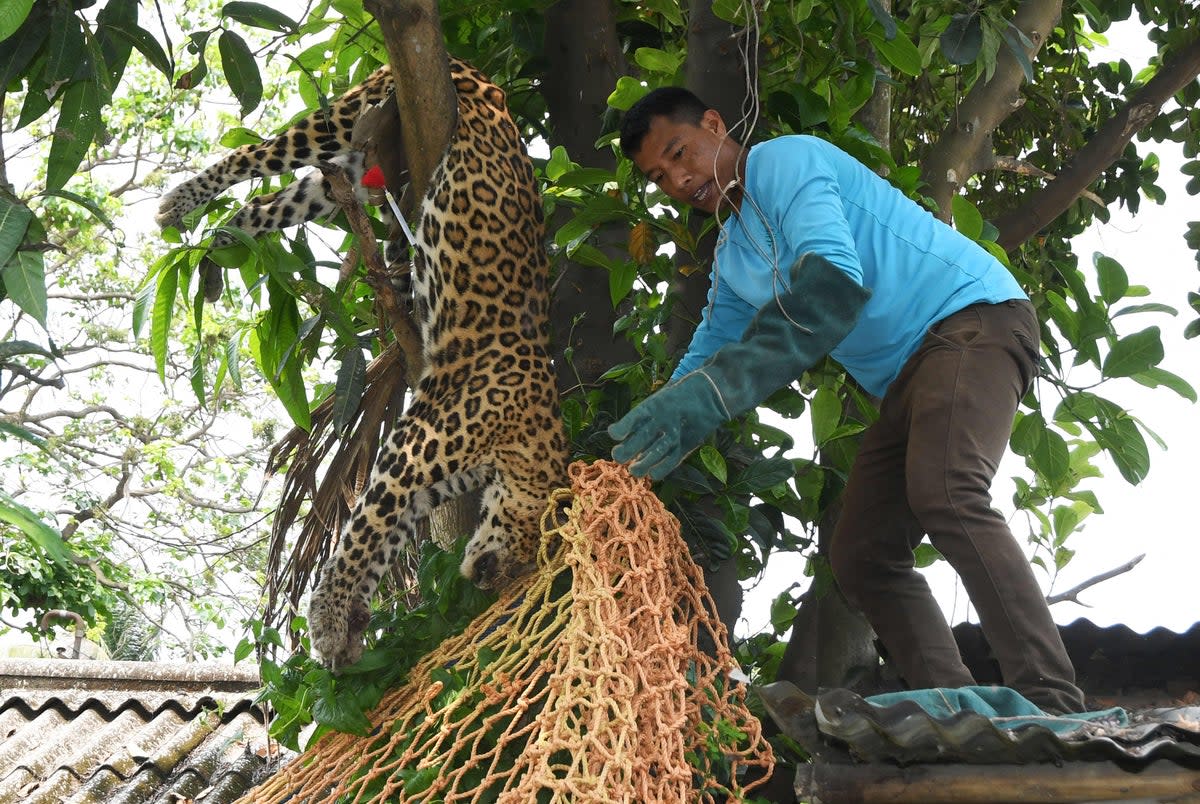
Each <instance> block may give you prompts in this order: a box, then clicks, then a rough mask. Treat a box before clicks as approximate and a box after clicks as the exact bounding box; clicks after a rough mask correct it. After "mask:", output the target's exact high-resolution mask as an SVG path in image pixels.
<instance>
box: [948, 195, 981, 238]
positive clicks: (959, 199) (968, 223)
mask: <svg viewBox="0 0 1200 804" xmlns="http://www.w3.org/2000/svg"><path fill="white" fill-rule="evenodd" d="M950 206H951V211H952V212H953V214H954V228H955V229H957V230H958V232H959V233H960V234H962V235H964V236H966V237H969V238H971V239H972V240H978V239H979V237H980V235H982V234H983V215H981V214H979V210H978V209H977V208H976V207H975V205H974V204H972V203H971V202H970V201H968V200H967V199H966V198H964V197H963V196H961V195H956V196H954V198H953V200H952V201H951V202H950Z"/></svg>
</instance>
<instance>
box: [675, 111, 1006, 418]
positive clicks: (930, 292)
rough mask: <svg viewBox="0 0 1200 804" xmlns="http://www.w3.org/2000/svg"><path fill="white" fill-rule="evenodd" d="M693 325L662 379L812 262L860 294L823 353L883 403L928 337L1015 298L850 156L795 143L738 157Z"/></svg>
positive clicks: (989, 259)
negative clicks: (949, 322)
mask: <svg viewBox="0 0 1200 804" xmlns="http://www.w3.org/2000/svg"><path fill="white" fill-rule="evenodd" d="M724 229H725V232H724V234H723V236H722V238H721V240H720V242H719V243H718V245H717V249H716V255H715V260H714V268H713V272H712V288H711V289H710V291H709V298H708V302H709V303H708V305H707V306H706V308H705V311H704V315H703V318H702V320H701V322H700V324H699V326H698V327H697V328H696V333H695V335H694V336H693V337H692V342H691V345H690V346H689V347H688V351H687V353H686V354H685V355H684V356H683V358H682V359H681V360H680V362H679V365H678V366H677V367H676V369H675V372H674V374H673V375H672V377H671V379H672V380H675V379H678V378H679V377H681V376H683V375H684V374H686V373H688V372H689V371H692V370H693V369H695V368H697V367H698V366H699V365H700V364H701V363H703V362H704V361H705V360H706V359H708V358H709V357H710V356H711V355H712V354H714V353H715V352H716V351H717V350H718V349H720V348H721V347H722V346H724V345H725V344H726V343H730V342H732V341H736V340H739V339H740V338H741V336H742V333H743V332H744V331H745V329H746V326H747V324H749V323H750V320H751V319H752V318H753V317H754V315H755V314H756V313H757V312H758V310H759V309H760V308H762V307H763V305H765V304H766V303H767V302H768V301H769V300H770V299H771V298H772V294H773V293H777V292H780V291H782V290H785V289H786V288H787V287H788V269H789V268H790V267H791V265H792V263H794V262H795V261H796V260H797V259H798V258H799V257H800V256H801V255H803V254H805V253H807V252H815V253H817V254H819V255H821V256H823V257H825V258H826V259H828V260H829V261H830V262H832V263H833V264H834V265H836V266H837V267H838V268H840V269H841V270H843V271H845V272H846V273H847V274H848V275H849V276H850V277H851V278H852V279H854V281H856V282H858V283H859V284H861V285H863V286H864V287H866V288H869V289H870V290H871V294H872V295H871V298H870V300H869V301H868V302H867V304H866V306H865V307H864V308H863V310H862V313H861V314H860V316H859V319H858V322H857V323H856V324H855V326H854V328H853V329H852V330H851V331H850V333H849V334H848V335H847V336H846V337H845V338H844V339H843V340H842V342H841V343H839V344H838V345H837V347H835V348H834V349H833V351H832V352H831V354H832V355H833V357H834V358H835V359H836V360H837V361H838V362H839V363H841V364H842V366H844V367H845V369H846V370H847V371H848V372H849V373H850V374H851V376H853V377H854V379H856V380H857V381H858V382H859V384H860V385H862V387H863V388H865V389H866V390H867V391H868V392H869V393H871V394H874V395H876V396H883V394H884V392H886V391H887V388H888V386H889V385H890V384H891V383H892V381H893V380H895V379H896V376H897V375H898V374H899V373H900V369H901V367H902V366H903V365H904V363H905V361H907V360H908V358H909V357H910V356H911V355H912V354H913V352H914V351H916V349H917V346H918V345H919V344H920V342H921V340H922V339H923V338H924V336H925V334H926V332H927V331H928V330H929V328H930V327H931V326H933V325H934V324H936V323H937V322H938V321H941V320H942V319H943V318H945V317H946V316H948V315H950V314H952V313H955V312H957V311H958V310H961V309H962V308H964V307H966V306H968V305H970V304H974V303H976V302H988V303H997V302H1002V301H1007V300H1009V299H1023V298H1026V296H1025V293H1024V291H1022V290H1021V287H1020V286H1019V285H1018V284H1017V282H1016V280H1015V279H1013V277H1012V275H1011V274H1010V273H1009V272H1008V270H1007V269H1006V268H1005V267H1004V266H1003V265H1001V264H1000V262H999V261H997V260H996V259H995V258H994V257H993V256H992V255H991V254H989V253H988V252H987V251H986V250H984V249H983V248H981V247H980V246H979V245H978V244H976V243H974V242H973V241H971V240H970V239H969V238H967V237H964V236H963V235H961V234H959V233H958V232H956V231H955V230H954V229H952V228H951V227H949V226H947V225H946V224H944V223H942V222H941V221H940V220H938V219H937V218H935V217H934V216H933V215H931V214H930V213H929V212H927V211H926V210H925V209H924V208H922V207H921V206H919V205H918V204H917V203H916V202H914V201H912V200H911V199H909V198H907V197H905V195H904V194H903V193H901V192H900V191H899V190H897V189H896V188H895V187H893V186H892V185H891V184H889V183H888V182H887V181H885V180H884V179H882V178H880V177H879V176H877V175H876V174H874V173H873V172H871V171H870V170H868V169H867V168H866V167H865V166H864V165H863V164H862V163H860V162H858V161H857V160H856V159H854V157H852V156H850V155H849V154H847V153H845V152H844V151H842V150H841V149H839V148H837V147H836V146H834V145H831V144H830V143H827V142H825V141H824V140H821V139H818V138H816V137H810V136H806V135H795V136H786V137H779V138H777V139H774V140H770V141H768V142H764V143H761V144H759V145H756V146H754V147H753V148H752V149H751V150H750V153H749V155H748V156H747V163H746V176H745V180H744V195H743V198H742V204H741V208H740V210H739V212H738V213H737V214H736V215H731V216H729V218H728V219H726V221H725V223H724Z"/></svg>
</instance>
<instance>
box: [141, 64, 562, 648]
mask: <svg viewBox="0 0 1200 804" xmlns="http://www.w3.org/2000/svg"><path fill="white" fill-rule="evenodd" d="M450 73H451V77H452V79H453V83H454V86H455V88H456V91H457V95H458V120H457V124H456V128H455V131H454V133H453V136H452V139H451V143H450V145H449V147H448V148H447V150H446V152H445V154H444V155H443V157H442V159H441V162H440V163H439V164H438V166H437V168H436V170H435V171H434V174H433V177H432V179H431V181H430V183H429V191H428V192H427V193H426V195H425V197H424V199H423V200H422V202H421V207H420V217H419V220H418V223H417V227H416V236H417V243H416V248H415V253H416V259H415V261H414V277H413V293H414V296H415V297H416V305H415V306H416V307H417V308H418V309H420V310H421V311H422V312H423V315H421V316H420V319H421V328H422V337H423V341H424V351H425V364H426V370H425V373H424V375H423V376H422V378H421V380H420V381H419V383H418V385H417V387H416V389H415V391H414V393H413V397H412V401H411V404H410V405H409V407H408V409H407V411H406V412H405V414H404V415H403V416H402V417H401V418H400V420H399V421H398V422H397V423H396V424H395V426H394V427H393V428H392V429H391V431H390V433H389V434H388V435H387V436H386V440H385V443H384V444H383V445H382V446H381V448H380V450H379V454H378V457H377V458H376V460H375V463H374V466H373V467H372V470H371V474H370V477H369V479H368V481H367V484H366V486H365V488H364V491H363V493H362V495H361V496H360V497H359V499H358V501H357V503H356V505H355V507H354V509H353V512H352V513H351V516H350V518H349V520H348V522H347V525H346V527H345V528H344V530H343V532H342V533H341V535H340V537H339V538H338V540H337V542H336V545H335V546H334V549H333V551H332V553H331V555H330V557H329V559H328V560H327V561H326V562H325V564H324V566H323V567H322V569H321V571H320V575H319V579H318V581H317V585H316V588H315V590H314V591H313V594H312V596H311V600H310V604H309V617H308V623H309V631H310V636H311V644H312V647H313V651H314V653H315V654H317V656H318V657H319V658H320V659H321V661H323V662H324V663H325V664H326V665H329V666H331V667H334V668H338V667H344V666H346V665H349V664H353V663H354V662H355V661H357V660H358V658H359V657H360V656H361V653H362V640H363V636H364V634H365V632H366V629H367V624H368V620H369V619H370V602H371V598H372V596H373V595H374V593H375V591H376V589H377V587H378V585H379V582H380V579H381V578H382V577H383V575H384V574H385V573H386V572H387V571H388V570H389V568H390V567H391V565H392V563H393V562H394V561H395V560H396V558H397V556H398V555H399V553H400V551H401V549H402V548H404V547H405V546H406V545H407V544H409V543H410V542H411V541H412V540H413V539H414V537H415V533H416V531H415V527H416V524H417V522H418V521H419V520H420V519H421V518H422V517H424V516H426V515H427V514H428V513H429V512H430V510H431V509H433V508H434V507H435V506H437V505H438V504H439V503H441V502H442V501H444V500H448V499H451V498H454V497H457V496H459V495H461V494H464V493H467V492H469V491H472V490H475V489H481V490H482V500H483V502H482V506H481V518H480V522H481V524H480V526H479V529H478V530H477V531H476V532H475V534H474V535H473V536H472V538H471V540H470V542H469V543H468V545H467V547H466V553H465V557H464V559H463V562H462V566H461V571H462V573H463V575H464V576H466V577H467V578H468V579H470V580H471V581H473V582H474V583H475V584H477V585H478V586H480V587H483V588H499V587H501V586H503V585H504V584H505V583H507V582H508V581H510V580H512V579H514V578H516V577H519V576H520V575H522V574H524V573H525V572H527V571H528V570H529V569H530V568H531V567H532V564H533V560H534V558H535V554H536V549H537V542H538V534H539V519H540V515H541V513H542V510H543V509H544V507H545V505H546V500H547V496H548V493H549V491H550V490H551V489H553V488H555V487H557V486H559V485H562V483H563V481H564V480H565V477H566V464H567V443H566V437H565V434H564V432H563V428H562V423H561V418H560V416H559V410H558V394H557V390H556V386H555V379H554V373H553V367H552V365H551V360H550V355H549V340H548V332H549V320H548V309H549V261H548V258H547V254H546V250H545V243H544V225H543V212H542V204H541V199H540V196H539V194H538V190H537V185H536V183H535V179H534V174H533V167H532V164H531V162H530V160H529V157H528V154H527V153H526V151H525V146H524V144H523V143H522V141H521V139H520V136H519V133H518V130H517V127H516V125H515V124H514V123H513V120H512V118H511V117H510V115H509V113H508V110H507V106H506V103H505V96H504V92H503V91H502V90H501V89H500V88H499V87H497V86H496V85H495V84H493V83H492V82H491V81H489V80H488V79H487V78H486V77H485V76H484V75H483V74H481V73H480V72H478V71H477V70H475V69H474V68H473V67H471V66H469V65H467V64H465V63H463V62H461V61H459V60H456V59H451V62H450ZM391 91H392V76H391V73H390V72H389V70H388V69H387V68H384V69H381V70H379V71H377V72H375V73H374V74H372V75H371V76H370V77H369V78H368V79H367V80H366V81H365V82H364V83H363V84H362V85H360V86H358V87H356V88H354V89H352V90H350V91H349V92H348V93H347V94H346V95H344V96H342V97H341V98H340V99H339V100H337V101H334V102H332V103H331V104H330V108H329V114H328V115H325V114H323V113H321V112H317V113H314V114H313V115H312V116H310V117H308V118H307V119H305V120H302V121H300V122H299V123H297V124H296V125H295V126H293V127H292V128H291V129H289V130H287V131H286V132H284V133H283V134H281V135H279V136H278V137H275V138H274V139H271V140H268V141H266V142H263V143H261V144H256V145H249V146H244V147H242V148H240V149H238V150H236V151H234V152H233V153H232V154H230V155H229V156H228V157H226V158H225V159H224V160H222V161H221V162H219V163H217V164H215V165H213V166H212V167H210V168H208V169H207V170H205V171H204V172H202V173H200V174H198V175H197V176H196V177H194V178H192V179H190V180H189V181H187V182H185V183H184V184H182V185H180V186H179V187H178V188H176V189H175V190H173V191H171V192H170V193H169V194H168V195H166V196H165V197H164V198H163V201H162V205H161V209H160V213H159V217H158V220H159V222H160V223H161V224H163V225H168V224H173V223H177V222H178V221H180V220H181V219H182V217H183V216H184V215H186V214H187V212H189V211H190V210H192V209H194V208H195V207H196V206H197V205H199V204H200V203H203V202H204V201H206V200H208V199H209V198H211V197H212V196H213V195H215V194H216V193H219V192H221V191H222V190H224V189H225V188H227V187H229V186H231V185H233V184H235V183H237V182H238V181H241V180H242V179H246V178H250V177H253V176H262V175H269V174H274V173H278V172H281V171H285V170H292V169H294V168H297V167H300V166H302V165H309V164H315V162H316V161H317V160H320V159H338V160H341V161H342V162H343V163H344V164H347V165H348V166H349V167H350V168H351V169H352V173H353V172H354V171H356V170H357V171H361V165H362V161H363V160H362V156H361V154H356V153H353V152H351V148H350V134H349V130H350V129H351V128H353V125H354V122H355V119H356V118H357V116H358V115H359V114H361V113H362V111H363V110H364V109H365V108H367V107H368V106H369V105H373V104H378V103H380V102H381V101H383V100H384V99H385V98H387V96H388V95H390V93H391ZM332 211H333V202H332V201H331V200H330V199H329V198H328V196H327V194H326V189H325V187H324V186H323V183H322V181H321V179H320V177H319V176H315V177H308V178H305V179H302V180H299V181H297V182H295V183H293V184H291V185H289V186H288V187H286V188H284V189H283V190H281V191H280V192H278V193H276V194H274V196H262V197H260V198H258V199H255V201H253V202H251V204H250V205H249V206H248V207H247V208H246V209H243V210H242V211H240V212H239V213H237V214H236V215H235V216H234V217H233V219H232V220H231V223H232V225H234V226H239V227H241V228H242V229H244V230H246V231H248V232H249V233H250V234H255V233H257V232H261V231H266V230H269V229H277V228H281V227H284V226H289V225H294V224H297V223H300V222H301V221H303V220H308V219H311V218H313V217H317V216H321V215H328V214H330V213H331V212H332Z"/></svg>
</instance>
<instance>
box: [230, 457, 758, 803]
mask: <svg viewBox="0 0 1200 804" xmlns="http://www.w3.org/2000/svg"><path fill="white" fill-rule="evenodd" d="M570 477H571V488H570V489H569V490H568V489H562V490H559V491H557V492H555V494H554V495H553V497H552V500H551V503H550V505H549V507H548V509H547V511H546V514H545V515H544V517H543V520H542V530H543V539H542V547H541V550H540V553H539V556H538V567H537V571H535V572H534V573H532V574H531V575H530V576H528V577H527V578H526V579H524V580H522V581H521V582H520V583H518V584H516V585H515V586H514V588H511V589H509V590H507V591H506V592H505V593H504V594H503V596H502V597H501V598H500V599H499V600H498V601H497V602H496V603H495V604H494V605H493V606H492V607H491V608H490V609H488V610H487V611H485V612H484V613H483V614H482V615H480V616H479V617H478V618H477V619H476V620H475V621H473V622H472V624H471V625H470V626H469V627H468V628H467V629H466V630H465V631H464V632H463V633H462V634H461V635H459V636H457V637H454V638H451V639H448V640H446V641H445V642H443V643H442V645H441V646H440V647H439V648H438V650H437V651H435V652H434V653H432V654H430V655H428V656H427V657H425V658H424V659H423V660H422V661H421V662H420V663H419V664H417V665H416V666H415V667H414V668H413V670H412V672H411V673H410V674H409V681H408V683H407V684H406V685H405V686H403V687H400V688H398V689H396V690H393V691H392V692H390V693H388V695H387V696H386V697H385V698H384V699H383V700H382V701H381V702H380V704H379V706H378V707H377V708H376V709H375V710H374V712H372V713H371V715H370V720H371V723H372V731H371V734H370V736H367V737H357V736H352V735H348V734H341V733H330V734H327V735H325V736H324V737H323V738H322V739H320V740H319V741H318V742H317V743H316V744H315V745H314V746H313V747H311V748H309V749H308V750H307V751H305V752H304V753H303V754H302V755H301V756H300V757H298V758H297V759H296V760H295V761H293V762H292V763H291V764H290V765H288V766H287V767H285V768H284V769H283V770H282V771H281V772H280V773H279V774H277V775H276V776H274V777H272V778H271V779H270V780H268V781H267V782H266V783H265V784H263V785H261V786H260V787H258V788H256V789H255V790H253V791H252V792H251V793H250V794H249V795H248V796H247V797H246V798H245V799H243V801H246V802H263V803H265V802H283V801H290V802H316V801H345V802H368V801H371V802H376V801H378V802H383V801H387V802H409V801H412V802H417V801H428V802H433V801H444V802H465V801H497V802H507V803H511V804H516V803H517V802H520V803H521V804H524V803H525V802H533V801H538V802H568V801H569V802H675V801H678V802H685V801H686V802H692V801H726V800H729V799H733V800H738V799H740V798H742V797H744V796H745V795H746V793H747V791H748V790H750V789H751V788H753V787H754V786H756V785H757V783H758V782H759V781H761V780H765V778H766V777H767V776H769V775H770V771H771V768H772V766H773V762H774V758H773V755H772V752H771V747H770V745H769V744H768V743H767V741H766V740H765V739H764V738H763V736H762V734H761V731H760V728H759V722H758V720H757V719H756V718H755V717H754V716H753V715H752V714H750V713H749V711H748V710H747V709H746V705H745V700H744V690H743V689H742V688H741V687H739V686H736V685H734V684H733V683H732V682H731V681H730V680H729V678H728V675H727V674H728V672H729V670H730V669H731V668H732V667H733V660H732V658H731V656H730V654H729V652H728V649H727V648H726V634H725V628H724V626H723V625H722V624H721V622H720V620H719V619H718V618H717V616H716V608H715V606H714V603H713V600H712V598H711V597H710V595H709V594H708V591H707V588H706V587H705V584H704V579H703V575H702V573H701V572H700V570H699V568H698V567H697V566H696V565H695V564H694V563H693V562H692V560H691V558H690V556H689V554H688V549H687V547H686V545H685V544H684V542H683V539H682V538H681V537H680V534H679V523H678V522H677V521H676V520H675V518H674V517H673V516H671V515H670V514H669V513H668V512H667V511H666V509H665V508H663V506H662V504H661V503H660V502H659V500H658V498H657V497H655V495H654V493H653V492H652V491H651V489H650V485H649V483H648V482H647V481H645V480H639V479H635V478H633V477H632V476H630V475H629V473H628V472H627V471H626V470H625V469H624V467H622V466H620V465H618V464H615V463H611V462H607V461H601V462H598V463H595V464H592V465H584V464H581V463H576V464H573V465H572V466H571V469H570Z"/></svg>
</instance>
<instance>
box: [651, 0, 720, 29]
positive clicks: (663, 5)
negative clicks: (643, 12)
mask: <svg viewBox="0 0 1200 804" xmlns="http://www.w3.org/2000/svg"><path fill="white" fill-rule="evenodd" d="M642 5H644V6H645V7H646V8H647V9H648V10H650V11H654V12H657V13H659V14H661V15H663V16H664V17H666V19H667V21H668V22H670V23H671V24H672V25H683V12H682V11H680V10H679V0H644V2H643V3H642ZM714 13H715V9H714Z"/></svg>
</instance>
